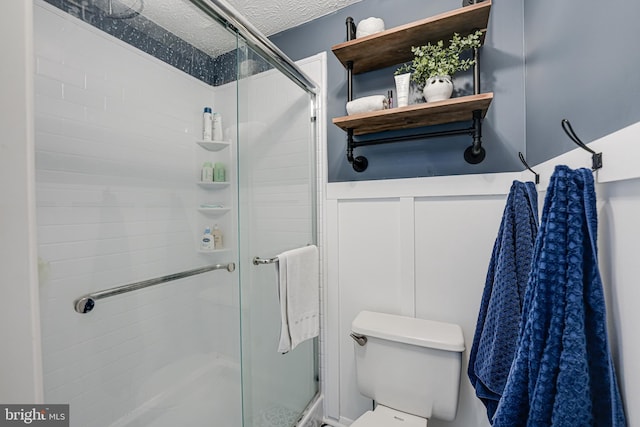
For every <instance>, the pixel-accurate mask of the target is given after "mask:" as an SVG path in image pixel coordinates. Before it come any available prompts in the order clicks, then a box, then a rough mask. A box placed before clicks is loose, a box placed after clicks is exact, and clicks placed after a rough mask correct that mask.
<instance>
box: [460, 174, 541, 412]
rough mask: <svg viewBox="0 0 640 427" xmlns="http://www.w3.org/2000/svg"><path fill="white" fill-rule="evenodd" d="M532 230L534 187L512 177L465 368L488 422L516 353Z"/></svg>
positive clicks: (534, 231)
mask: <svg viewBox="0 0 640 427" xmlns="http://www.w3.org/2000/svg"><path fill="white" fill-rule="evenodd" d="M537 233H538V194H537V193H536V188H535V185H534V184H533V183H532V182H527V183H522V182H520V181H514V182H513V184H512V185H511V190H510V191H509V196H508V197H507V204H506V206H505V208H504V213H503V215H502V222H501V223H500V229H499V231H498V236H497V237H496V241H495V243H494V246H493V253H492V256H491V261H490V263H489V270H488V272H487V278H486V281H485V286H484V292H483V294H482V302H481V304H480V312H479V313H478V323H477V325H476V331H475V335H474V337H473V346H472V347H471V353H470V355H469V369H468V371H467V374H468V375H469V380H470V381H471V384H472V385H473V387H474V388H475V390H476V395H477V396H478V397H479V398H480V400H482V403H484V405H485V406H486V407H487V416H488V417H489V420H491V419H492V418H493V414H494V413H495V411H496V408H497V406H498V401H499V400H500V396H502V391H503V390H504V386H505V384H506V382H507V376H508V375H509V368H511V363H512V362H513V358H514V356H515V351H516V345H517V342H518V330H519V329H518V328H519V325H520V318H521V317H522V300H523V298H524V290H525V287H526V285H527V279H528V277H529V272H530V271H531V258H532V256H533V246H534V243H535V240H536V235H537Z"/></svg>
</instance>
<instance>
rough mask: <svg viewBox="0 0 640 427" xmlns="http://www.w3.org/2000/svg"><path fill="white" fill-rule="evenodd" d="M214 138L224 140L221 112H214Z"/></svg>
mask: <svg viewBox="0 0 640 427" xmlns="http://www.w3.org/2000/svg"><path fill="white" fill-rule="evenodd" d="M212 126H213V140H214V141H222V139H223V136H222V115H221V114H220V113H213V124H212Z"/></svg>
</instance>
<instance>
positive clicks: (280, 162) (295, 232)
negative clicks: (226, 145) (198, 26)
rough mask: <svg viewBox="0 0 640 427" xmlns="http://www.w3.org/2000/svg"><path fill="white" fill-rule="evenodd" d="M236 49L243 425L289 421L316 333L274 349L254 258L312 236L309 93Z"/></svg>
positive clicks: (299, 404)
mask: <svg viewBox="0 0 640 427" xmlns="http://www.w3.org/2000/svg"><path fill="white" fill-rule="evenodd" d="M238 51H239V79H238V86H237V88H238V179H239V182H238V192H239V194H238V200H239V230H238V231H239V233H238V235H239V239H240V242H239V243H240V244H239V248H240V255H239V259H240V266H241V267H240V281H241V285H240V286H241V335H242V337H241V339H242V378H243V385H242V388H243V419H244V426H245V427H250V426H251V427H272V426H273V427H276V426H277V427H289V426H293V425H295V422H296V421H297V420H298V418H299V417H300V415H301V414H302V412H303V410H304V409H305V408H306V406H307V404H308V403H309V402H310V401H311V400H312V399H313V397H314V396H315V394H316V392H317V390H318V383H317V366H316V365H317V364H316V354H317V351H316V340H317V339H313V340H308V341H306V342H304V343H302V344H300V345H299V346H298V347H296V348H295V349H294V350H293V351H291V352H289V353H287V354H280V353H278V351H277V349H278V340H279V337H280V308H279V302H278V288H277V281H276V269H275V265H274V264H264V265H257V266H256V265H253V263H252V259H253V257H255V256H258V257H261V258H272V257H275V256H276V255H278V254H279V253H281V252H283V251H286V250H290V249H294V248H298V247H303V246H305V245H307V244H315V243H316V242H315V230H316V228H315V221H316V205H315V194H316V193H315V164H316V162H315V144H314V128H313V126H314V124H313V122H312V121H311V120H310V117H311V105H312V100H311V99H310V95H309V94H307V93H306V92H305V91H303V90H302V89H301V88H299V87H298V86H297V85H295V84H294V83H293V82H292V81H290V80H289V79H288V78H286V77H285V76H284V75H283V74H281V73H280V72H279V71H278V70H276V69H269V70H266V71H264V70H265V69H266V68H268V66H266V64H265V63H264V61H262V60H261V59H260V58H259V57H258V56H257V55H255V54H254V53H253V52H252V51H251V50H250V49H249V48H248V47H242V48H241V49H239V50H238ZM260 71H262V72H260Z"/></svg>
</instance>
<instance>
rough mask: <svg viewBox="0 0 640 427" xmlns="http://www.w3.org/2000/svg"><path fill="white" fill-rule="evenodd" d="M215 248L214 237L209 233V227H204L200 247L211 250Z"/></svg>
mask: <svg viewBox="0 0 640 427" xmlns="http://www.w3.org/2000/svg"><path fill="white" fill-rule="evenodd" d="M214 248H215V243H214V237H213V235H212V234H211V227H207V228H205V229H204V233H203V234H202V239H201V240H200V249H201V250H203V251H212V250H213V249H214Z"/></svg>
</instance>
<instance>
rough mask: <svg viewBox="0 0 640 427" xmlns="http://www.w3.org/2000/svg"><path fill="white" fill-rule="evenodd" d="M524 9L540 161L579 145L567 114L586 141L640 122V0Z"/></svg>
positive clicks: (534, 154) (533, 141)
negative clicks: (565, 122)
mask: <svg viewBox="0 0 640 427" xmlns="http://www.w3.org/2000/svg"><path fill="white" fill-rule="evenodd" d="M524 11H525V40H526V44H525V46H526V72H527V76H526V108H527V126H526V134H527V156H528V160H529V161H530V162H531V163H532V164H535V163H539V162H542V161H544V160H548V159H550V158H552V157H555V156H557V155H558V154H561V153H564V152H566V151H570V150H572V149H574V148H576V146H575V144H573V142H571V140H570V139H569V138H567V137H566V136H565V134H564V132H563V131H562V128H561V127H560V121H561V120H562V119H563V118H567V119H569V120H570V121H571V124H572V126H573V128H574V130H575V131H576V133H577V134H578V136H579V137H580V138H581V139H582V141H584V142H585V143H589V142H591V141H593V140H594V139H597V138H600V137H602V136H604V135H607V134H609V133H611V132H614V131H616V130H618V129H620V128H623V127H625V126H628V125H630V124H633V123H636V122H638V121H640V101H639V99H638V95H640V78H638V75H637V73H636V70H638V68H639V67H640V53H638V42H637V37H638V18H639V17H640V3H639V2H635V1H628V0H611V1H606V2H584V1H578V0H563V1H560V2H558V1H553V0H536V1H530V2H527V3H526V4H525V9H524ZM585 154H586V153H585ZM606 156H607V155H606V150H605V151H604V153H603V162H604V163H605V165H606V158H607V157H606ZM585 166H590V159H589V155H588V154H586V158H585Z"/></svg>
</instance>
